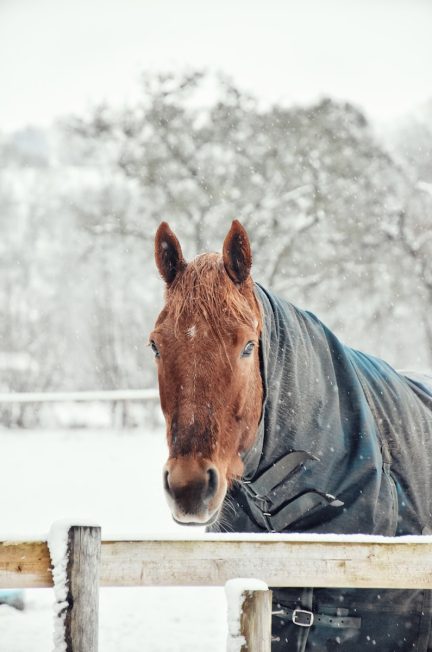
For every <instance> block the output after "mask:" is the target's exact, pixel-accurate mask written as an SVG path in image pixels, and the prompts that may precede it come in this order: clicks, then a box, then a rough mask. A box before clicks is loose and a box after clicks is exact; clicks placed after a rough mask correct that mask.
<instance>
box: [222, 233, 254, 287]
mask: <svg viewBox="0 0 432 652" xmlns="http://www.w3.org/2000/svg"><path fill="white" fill-rule="evenodd" d="M223 262H224V265H225V269H226V271H227V274H228V276H229V277H230V278H231V280H233V281H234V283H243V281H245V280H246V279H247V277H248V276H249V274H250V270H251V267H252V252H251V246H250V242H249V236H248V234H247V233H246V229H245V228H244V227H243V226H242V225H241V224H240V222H239V221H238V220H234V221H233V223H232V224H231V228H230V230H229V232H228V235H227V236H226V238H225V241H224V244H223Z"/></svg>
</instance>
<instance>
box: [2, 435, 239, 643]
mask: <svg viewBox="0 0 432 652" xmlns="http://www.w3.org/2000/svg"><path fill="white" fill-rule="evenodd" d="M0 450H1V457H0V465H1V477H2V505H3V506H4V505H8V506H11V508H10V509H4V508H3V509H2V518H1V521H0V540H3V541H4V540H20V539H21V540H24V539H27V540H28V539H46V538H47V534H48V532H49V530H50V526H51V524H52V522H53V521H56V520H59V519H66V521H63V526H64V525H67V524H70V523H72V522H73V523H74V524H77V518H75V515H79V516H80V521H81V522H84V524H88V523H89V522H91V523H92V524H94V523H97V524H99V525H101V527H102V535H103V538H105V539H109V538H115V539H143V538H147V539H151V538H158V537H161V538H166V537H169V536H171V537H173V538H174V537H175V538H180V539H181V538H183V539H185V538H189V537H190V534H191V533H190V531H189V529H188V528H183V527H180V526H178V525H176V524H175V523H174V521H173V520H172V518H171V515H170V512H169V510H168V507H167V506H166V504H165V498H164V495H163V488H162V482H161V476H162V466H163V463H164V462H165V461H166V448H165V435H164V434H163V432H162V431H159V432H145V433H143V432H138V431H137V430H133V431H124V430H122V431H119V432H114V431H109V430H105V431H103V430H77V431H70V430H69V431H19V430H14V431H10V430H9V431H8V430H3V431H0ZM61 531H62V526H56V527H55V528H54V530H51V534H50V536H49V541H50V545H52V546H53V548H54V550H57V546H58V558H60V557H61V544H62V534H61ZM63 534H64V533H63ZM193 534H194V536H196V533H195V531H194V533H193ZM201 536H202V531H201ZM63 543H64V539H63ZM56 554H57V553H56ZM55 600H56V598H55V596H54V591H53V590H51V589H35V590H27V591H26V592H25V603H26V608H25V610H24V611H23V612H20V611H17V610H15V609H12V608H11V607H9V606H3V605H2V606H0V652H47V650H52V647H53V605H54V603H55ZM99 636H100V650H103V652H118V651H119V650H121V651H122V652H142V650H143V649H146V650H151V651H152V652H202V651H203V650H206V652H220V650H223V649H224V648H225V642H226V604H225V596H224V592H223V589H222V588H220V589H218V588H216V589H215V588H205V587H199V588H187V587H185V588H177V587H176V588H161V587H154V588H133V589H132V588H121V589H120V588H112V589H101V591H100V633H99ZM56 652H57V650H56Z"/></svg>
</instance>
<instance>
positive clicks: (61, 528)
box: [48, 521, 70, 652]
mask: <svg viewBox="0 0 432 652" xmlns="http://www.w3.org/2000/svg"><path fill="white" fill-rule="evenodd" d="M69 527H70V523H68V522H67V521H57V522H56V523H53V524H52V526H51V529H50V531H49V534H48V547H49V551H50V555H51V561H52V564H53V580H54V595H55V599H56V602H55V604H54V652H66V641H65V638H64V622H65V616H66V609H67V606H68V603H67V593H68V587H67V575H66V570H67V563H68V559H67V547H68V531H69Z"/></svg>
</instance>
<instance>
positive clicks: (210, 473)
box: [206, 467, 218, 500]
mask: <svg viewBox="0 0 432 652" xmlns="http://www.w3.org/2000/svg"><path fill="white" fill-rule="evenodd" d="M217 488H218V474H217V471H216V469H215V468H214V467H210V468H209V469H208V470H207V492H206V498H207V500H210V498H213V496H214V495H215V493H216V491H217Z"/></svg>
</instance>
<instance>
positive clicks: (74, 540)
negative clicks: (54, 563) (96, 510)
mask: <svg viewBox="0 0 432 652" xmlns="http://www.w3.org/2000/svg"><path fill="white" fill-rule="evenodd" d="M100 548H101V529H100V528H99V527H78V526H73V527H71V528H70V530H69V536H68V564H67V570H66V574H67V582H68V584H67V586H68V595H67V598H66V601H67V603H68V606H67V608H66V613H65V620H64V627H65V636H64V638H65V641H66V652H97V650H98V627H99V562H100Z"/></svg>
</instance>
